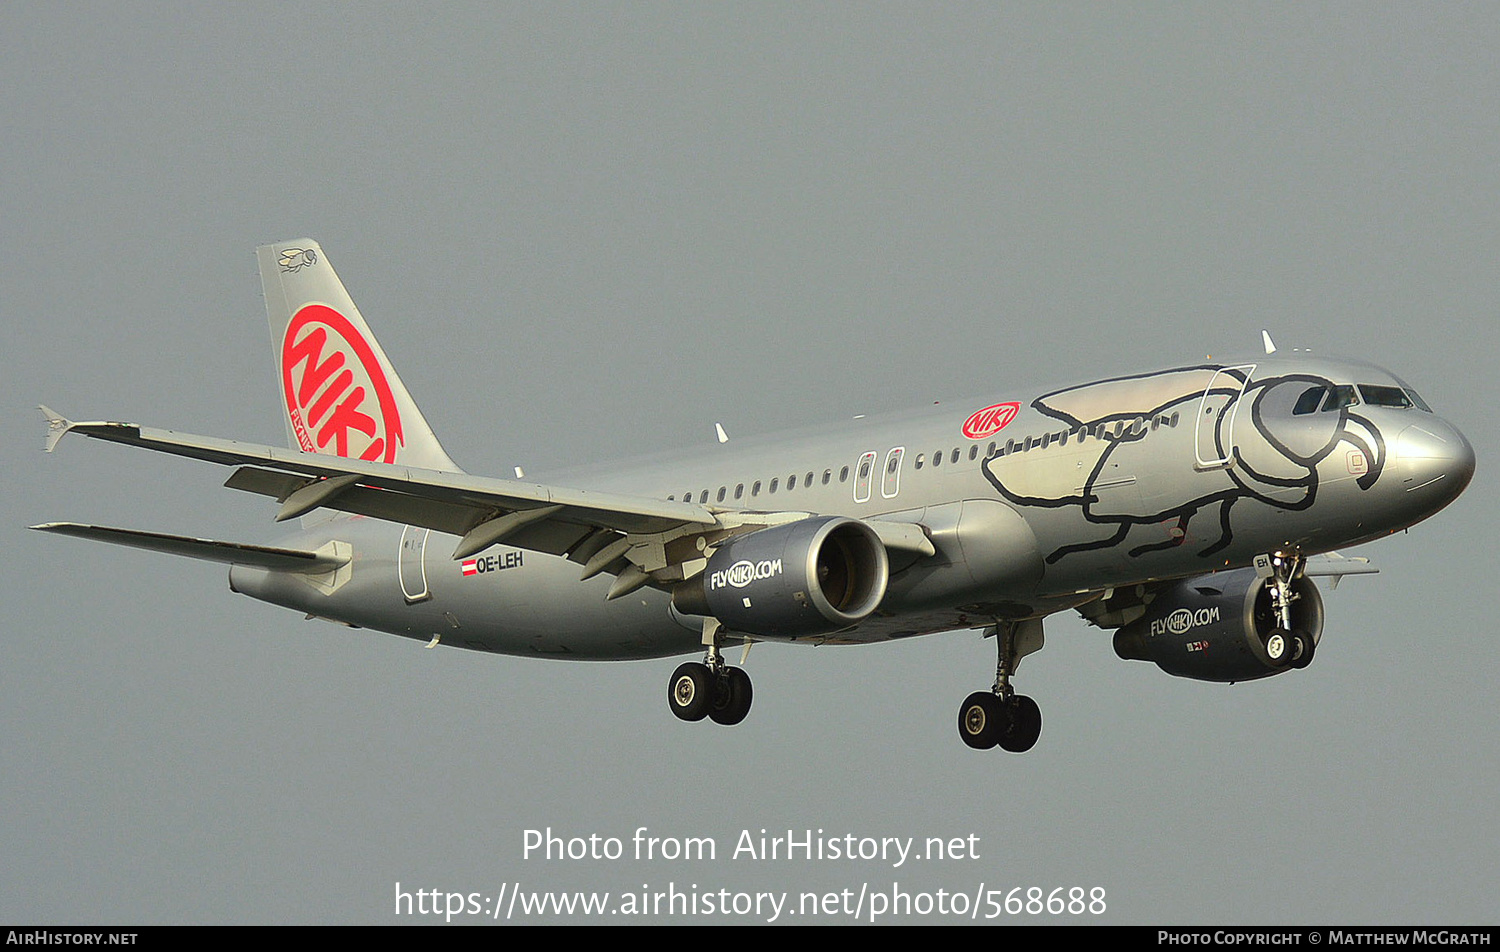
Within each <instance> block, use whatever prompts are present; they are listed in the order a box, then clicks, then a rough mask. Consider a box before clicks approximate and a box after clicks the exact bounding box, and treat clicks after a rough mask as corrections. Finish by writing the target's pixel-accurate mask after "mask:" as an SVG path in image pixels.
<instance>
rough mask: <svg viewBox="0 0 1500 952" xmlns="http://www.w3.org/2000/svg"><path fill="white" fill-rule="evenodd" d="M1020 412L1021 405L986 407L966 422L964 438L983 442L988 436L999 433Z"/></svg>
mask: <svg viewBox="0 0 1500 952" xmlns="http://www.w3.org/2000/svg"><path fill="white" fill-rule="evenodd" d="M1020 412H1021V405H1020V404H1019V403H997V404H995V405H994V406H988V407H985V408H984V409H983V410H975V411H974V412H973V413H972V414H971V415H970V416H969V418H968V419H967V420H965V421H964V436H967V437H968V438H969V439H971V440H982V439H984V438H985V437H987V436H991V435H993V434H995V433H999V432H1000V431H1001V430H1003V429H1005V428H1006V426H1008V425H1009V424H1010V421H1011V420H1014V419H1015V418H1016V414H1017V413H1020Z"/></svg>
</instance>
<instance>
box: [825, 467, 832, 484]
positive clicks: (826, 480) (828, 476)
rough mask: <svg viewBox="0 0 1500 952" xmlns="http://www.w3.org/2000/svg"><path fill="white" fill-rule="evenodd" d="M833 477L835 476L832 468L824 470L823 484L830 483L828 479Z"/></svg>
mask: <svg viewBox="0 0 1500 952" xmlns="http://www.w3.org/2000/svg"><path fill="white" fill-rule="evenodd" d="M832 478H833V470H831V469H825V470H823V485H824V486H827V485H828V480H830V479H832Z"/></svg>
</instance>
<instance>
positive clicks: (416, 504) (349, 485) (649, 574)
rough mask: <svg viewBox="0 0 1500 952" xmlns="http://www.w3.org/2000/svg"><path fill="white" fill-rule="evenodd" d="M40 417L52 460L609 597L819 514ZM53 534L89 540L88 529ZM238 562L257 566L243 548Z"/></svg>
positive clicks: (100, 532) (890, 539) (677, 574)
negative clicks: (198, 472) (212, 477)
mask: <svg viewBox="0 0 1500 952" xmlns="http://www.w3.org/2000/svg"><path fill="white" fill-rule="evenodd" d="M40 409H41V411H42V414H43V415H44V416H45V417H46V418H47V424H48V428H49V429H48V434H47V442H46V449H47V451H48V452H51V451H52V449H53V448H54V447H55V446H56V445H57V442H58V441H59V440H61V439H62V437H63V436H65V435H67V434H69V433H78V434H80V435H83V436H88V437H92V438H93V439H97V440H106V441H108V442H111V443H123V444H125V445H127V446H139V447H142V448H145V449H149V450H155V451H157V452H161V453H170V454H172V455H174V456H185V457H188V458H190V459H199V460H207V461H208V462H211V463H219V464H221V465H225V466H236V467H238V468H237V469H236V470H235V471H234V473H233V474H232V475H231V476H230V477H229V479H228V480H227V481H225V483H224V485H225V486H228V487H229V488H231V489H239V490H243V491H245V492H252V493H257V494H259V495H263V496H270V497H272V498H274V499H276V500H277V501H279V502H280V503H281V509H280V511H279V512H278V513H277V515H276V519H277V520H278V521H281V520H286V519H293V518H296V517H298V516H302V515H305V514H307V513H309V512H311V511H313V510H314V509H318V508H325V509H335V510H339V511H342V512H348V513H355V514H358V515H364V516H370V517H372V518H375V519H383V520H386V521H389V522H396V523H405V524H407V525H413V526H422V527H424V528H428V529H433V530H436V531H438V532H445V533H448V534H450V535H456V536H460V540H459V543H458V546H457V547H456V548H455V549H454V551H453V555H452V557H453V558H454V559H463V558H467V557H468V556H470V555H473V554H475V553H476V552H479V551H481V550H483V549H486V548H488V547H489V546H491V545H495V544H498V543H501V542H503V543H505V544H506V545H512V546H517V547H519V548H524V549H531V550H534V551H538V552H545V553H548V554H550V555H560V556H566V557H567V558H569V559H571V560H573V561H574V562H577V563H579V564H580V565H582V566H583V571H582V577H583V578H585V579H587V578H592V577H593V576H595V575H599V574H601V573H609V574H611V575H615V576H616V581H615V584H614V585H613V586H612V588H611V590H610V595H609V597H611V598H618V597H620V596H621V595H625V594H628V593H629V592H631V591H634V590H635V589H636V588H639V587H640V586H642V585H647V584H658V585H663V586H670V585H671V584H673V583H675V582H678V581H681V580H683V579H685V578H690V577H692V576H693V575H694V574H696V573H697V572H698V571H701V570H702V568H703V566H704V565H705V564H706V555H707V550H709V547H711V546H713V545H714V544H716V543H717V542H719V541H720V540H722V539H724V538H726V537H727V536H729V535H732V534H734V533H735V532H738V531H746V530H749V529H753V528H759V527H761V526H766V525H774V524H777V523H781V522H787V521H793V520H796V519H803V518H807V517H808V516H810V515H813V514H812V513H807V512H775V513H750V512H739V511H727V512H713V511H710V510H709V509H707V508H705V507H703V506H698V505H695V504H693V503H691V502H687V501H682V502H676V501H672V500H663V499H652V498H649V497H646V496H636V495H631V494H627V493H608V492H593V491H590V490H584V489H570V488H564V487H559V486H548V485H544V484H541V483H530V482H524V481H521V480H512V479H494V478H489V477H483V476H472V475H469V474H467V473H461V472H445V471H442V470H435V469H422V468H418V467H414V466H402V465H393V464H390V463H383V462H371V461H366V460H356V459H349V458H347V457H342V456H329V455H324V454H318V453H304V452H299V451H297V450H291V449H283V448H280V447H275V446H265V445H261V444H257V443H243V442H239V441H237V440H225V439H219V438H216V437H208V436H195V435H193V434H189V433H178V432H175V431H172V430H162V429H155V428H152V427H144V426H141V425H139V424H135V423H113V422H102V421H101V422H92V423H75V422H73V421H71V420H68V419H66V418H64V417H63V416H61V415H60V414H58V413H57V412H56V411H54V410H51V409H49V408H47V407H41V408H40ZM871 526H872V528H873V529H874V530H875V532H876V534H877V535H878V536H879V537H880V540H881V542H882V543H883V544H884V545H885V547H886V548H887V549H891V550H893V551H904V552H909V553H912V554H915V555H918V556H931V555H933V554H934V552H935V551H936V550H935V548H934V546H933V544H932V541H931V540H930V539H929V538H928V536H927V533H926V531H925V530H924V528H923V527H922V526H919V525H917V524H915V523H905V522H893V521H886V520H874V521H872V522H871ZM52 531H68V532H69V533H70V534H73V535H88V533H85V532H84V531H81V528H80V529H70V530H63V529H60V528H59V529H53V530H52ZM89 532H90V533H93V534H92V535H88V537H91V538H95V539H98V540H100V541H110V542H116V543H122V544H126V545H132V544H134V545H139V546H141V547H143V548H157V549H165V550H167V551H173V549H171V548H170V547H168V546H166V545H165V544H160V543H159V544H155V545H144V544H143V543H142V542H141V541H139V540H135V541H130V540H127V539H125V538H123V537H121V536H120V535H119V533H121V532H123V530H105V529H102V528H96V527H89ZM105 533H111V534H112V535H109V536H107V537H106V536H105V535H104V534H105ZM182 541H183V542H184V543H185V542H186V540H182ZM178 551H180V549H179V550H178ZM213 551H214V550H210V549H204V548H203V547H202V546H201V545H200V546H198V547H197V553H198V557H200V558H215V557H216V556H215V555H213V554H212V552H213ZM181 554H188V553H186V552H182V553H181ZM217 557H218V558H219V559H220V560H221V561H223V560H226V559H224V558H223V556H222V555H220V556H217ZM236 557H237V558H239V559H240V560H246V559H247V558H248V556H247V555H246V554H245V551H244V550H241V551H239V552H238V554H237V556H236Z"/></svg>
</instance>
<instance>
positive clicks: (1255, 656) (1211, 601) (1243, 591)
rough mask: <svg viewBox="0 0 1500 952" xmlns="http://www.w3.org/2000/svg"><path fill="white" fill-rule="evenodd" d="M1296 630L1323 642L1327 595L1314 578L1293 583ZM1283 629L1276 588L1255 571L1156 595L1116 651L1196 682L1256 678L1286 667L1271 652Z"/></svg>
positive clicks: (1220, 575) (1118, 637)
mask: <svg viewBox="0 0 1500 952" xmlns="http://www.w3.org/2000/svg"><path fill="white" fill-rule="evenodd" d="M1292 593H1293V595H1294V596H1295V597H1294V598H1293V600H1292V606H1291V607H1292V629H1291V630H1292V631H1294V632H1300V633H1302V634H1304V635H1309V636H1311V637H1312V639H1313V643H1314V644H1316V643H1317V641H1318V638H1319V637H1321V636H1322V634H1323V598H1322V596H1321V595H1319V594H1318V588H1317V586H1316V585H1314V584H1313V583H1312V581H1311V580H1309V579H1307V578H1299V579H1297V580H1296V581H1295V582H1293V583H1292ZM1276 628H1277V624H1276V612H1275V610H1274V608H1273V607H1272V603H1271V590H1270V588H1269V587H1268V586H1267V585H1266V580H1265V579H1262V578H1260V577H1259V576H1258V575H1256V572H1255V569H1253V568H1245V569H1235V570H1233V571H1229V572H1215V573H1214V574H1212V575H1200V576H1198V577H1197V578H1190V579H1184V580H1183V581H1181V582H1178V583H1177V584H1175V585H1173V586H1172V587H1171V588H1168V589H1167V590H1166V591H1164V592H1162V593H1161V594H1160V595H1158V596H1157V598H1156V600H1155V601H1153V602H1152V603H1151V604H1150V605H1149V606H1147V608H1146V614H1145V615H1144V616H1142V617H1141V618H1139V619H1137V620H1136V621H1133V622H1131V623H1130V624H1128V625H1125V626H1123V627H1122V628H1120V629H1119V630H1118V631H1116V632H1115V653H1116V654H1118V655H1119V656H1120V657H1122V658H1125V659H1126V660H1131V661H1153V662H1155V663H1156V666H1157V667H1159V668H1161V669H1162V670H1163V671H1165V672H1167V673H1168V674H1174V675H1177V676H1178V677H1182V678H1193V679H1194V680H1197V681H1249V680H1252V679H1254V678H1265V677H1270V676H1271V675H1273V674H1280V673H1281V672H1283V671H1285V670H1287V665H1286V664H1285V663H1284V662H1283V663H1282V664H1277V663H1276V662H1274V661H1272V660H1271V658H1270V656H1269V655H1268V654H1267V652H1266V638H1267V637H1268V636H1269V635H1270V634H1271V632H1272V631H1274V630H1275V629H1276Z"/></svg>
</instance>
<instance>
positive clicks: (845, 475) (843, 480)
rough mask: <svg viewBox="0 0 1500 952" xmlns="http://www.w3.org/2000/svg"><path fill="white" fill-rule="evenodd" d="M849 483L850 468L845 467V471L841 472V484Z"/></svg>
mask: <svg viewBox="0 0 1500 952" xmlns="http://www.w3.org/2000/svg"><path fill="white" fill-rule="evenodd" d="M848 481H849V467H847V466H845V467H844V468H843V469H841V470H839V482H841V483H847V482H848Z"/></svg>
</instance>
